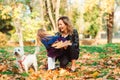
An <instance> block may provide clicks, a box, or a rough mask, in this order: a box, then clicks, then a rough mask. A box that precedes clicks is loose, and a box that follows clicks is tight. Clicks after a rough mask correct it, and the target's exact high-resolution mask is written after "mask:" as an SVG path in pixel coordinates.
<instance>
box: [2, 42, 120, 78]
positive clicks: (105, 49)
mask: <svg viewBox="0 0 120 80" xmlns="http://www.w3.org/2000/svg"><path fill="white" fill-rule="evenodd" d="M13 50H14V47H5V48H0V79H1V76H4V75H7V77H9V78H14V79H24V78H30V79H32V78H33V77H34V78H36V77H37V80H38V79H39V80H42V79H47V76H48V77H49V76H52V77H50V79H53V78H56V80H57V79H58V80H62V79H65V80H69V79H70V80H71V79H74V78H76V79H81V78H82V79H96V80H97V79H98V80H100V79H101V78H103V77H105V76H106V75H108V74H109V73H110V71H111V70H112V71H113V73H112V74H109V76H107V79H108V80H114V79H116V77H114V76H120V74H119V72H120V69H119V66H120V59H119V58H120V44H105V45H97V46H83V45H82V46H80V55H79V59H78V61H77V62H76V63H77V65H78V66H79V69H78V70H77V72H75V73H67V72H59V71H56V72H55V71H53V72H49V71H46V70H41V67H42V66H43V65H45V59H47V56H46V54H47V53H46V52H43V53H42V54H38V55H37V59H38V67H39V69H38V70H39V72H38V73H36V74H32V73H29V74H26V73H19V72H18V70H17V69H18V68H17V67H16V66H15V63H14V62H15V59H16V58H15V57H14V56H13ZM24 50H25V53H30V54H32V53H34V50H35V47H34V46H25V47H24ZM40 51H41V52H42V51H45V47H43V46H41V47H40ZM83 56H84V57H83ZM2 66H5V67H2ZM98 66H99V67H98ZM114 67H115V68H114ZM2 68H3V69H2ZM60 73H62V74H65V75H63V76H59V75H62V74H60ZM57 76H59V77H57ZM86 76H88V77H86ZM31 77H32V78H31ZM82 79H81V80H82Z"/></svg>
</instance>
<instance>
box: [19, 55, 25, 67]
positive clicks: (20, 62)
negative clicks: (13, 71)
mask: <svg viewBox="0 0 120 80" xmlns="http://www.w3.org/2000/svg"><path fill="white" fill-rule="evenodd" d="M25 58H26V57H24V59H23V60H19V61H18V63H19V64H20V66H21V67H22V69H24V68H23V67H24V66H23V64H22V62H23V61H24V60H25Z"/></svg>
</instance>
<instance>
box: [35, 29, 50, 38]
mask: <svg viewBox="0 0 120 80" xmlns="http://www.w3.org/2000/svg"><path fill="white" fill-rule="evenodd" d="M47 35H48V34H47V32H46V31H45V30H44V29H38V32H37V37H38V38H39V39H40V40H41V39H42V38H45V37H46V36H47Z"/></svg>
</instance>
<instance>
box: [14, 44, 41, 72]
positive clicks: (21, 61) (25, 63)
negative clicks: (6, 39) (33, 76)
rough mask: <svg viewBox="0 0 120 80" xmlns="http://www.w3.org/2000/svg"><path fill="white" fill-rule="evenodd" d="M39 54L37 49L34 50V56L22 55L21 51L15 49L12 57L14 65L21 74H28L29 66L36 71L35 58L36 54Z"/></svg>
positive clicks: (19, 48) (18, 48)
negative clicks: (15, 64) (13, 57)
mask: <svg viewBox="0 0 120 80" xmlns="http://www.w3.org/2000/svg"><path fill="white" fill-rule="evenodd" d="M38 52H39V47H38V46H37V47H36V48H35V52H34V54H29V55H24V52H23V49H22V48H21V47H17V48H15V49H14V55H15V57H16V63H17V66H18V68H19V70H20V71H21V72H23V70H25V72H26V73H28V69H29V68H30V66H33V68H34V70H35V71H37V66H38V64H37V57H36V54H37V53H38Z"/></svg>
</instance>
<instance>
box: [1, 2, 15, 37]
mask: <svg viewBox="0 0 120 80" xmlns="http://www.w3.org/2000/svg"><path fill="white" fill-rule="evenodd" d="M11 10H12V8H11V7H10V6H9V5H4V6H3V5H2V3H0V31H1V32H2V33H5V34H7V35H8V36H9V37H10V36H11V34H12V30H13V29H14V27H13V25H12V24H11V21H12V15H11Z"/></svg>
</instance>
